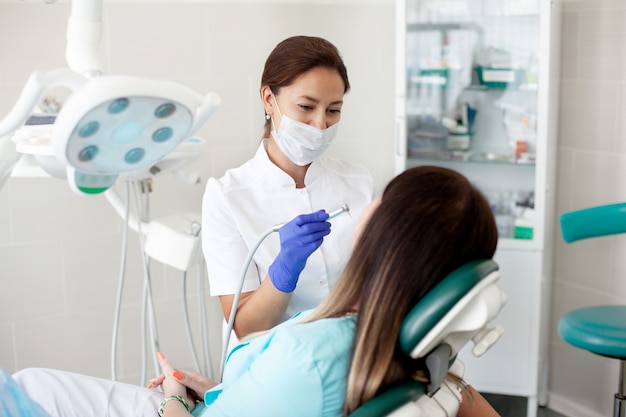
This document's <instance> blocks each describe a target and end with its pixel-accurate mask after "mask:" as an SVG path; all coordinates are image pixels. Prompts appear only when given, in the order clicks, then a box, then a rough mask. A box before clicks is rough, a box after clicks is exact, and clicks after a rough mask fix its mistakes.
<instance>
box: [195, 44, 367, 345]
mask: <svg viewBox="0 0 626 417" xmlns="http://www.w3.org/2000/svg"><path fill="white" fill-rule="evenodd" d="M349 89H350V83H349V81H348V75H347V70H346V67H345V65H344V63H343V60H342V58H341V56H340V54H339V51H338V50H337V48H336V47H335V46H334V45H333V44H331V43H330V42H328V41H327V40H325V39H322V38H318V37H309V36H294V37H291V38H288V39H285V40H284V41H282V42H280V43H279V44H278V45H277V46H276V47H275V48H274V50H273V51H272V52H271V53H270V55H269V57H268V58H267V60H266V62H265V68H264V70H263V75H262V79H261V89H260V93H261V100H262V103H263V107H264V109H265V118H266V123H265V132H264V136H263V140H262V141H261V144H260V146H259V148H258V150H257V152H256V155H255V156H254V157H253V158H252V159H250V160H249V161H247V162H246V163H244V164H243V165H242V166H240V167H238V168H235V169H231V170H228V171H227V172H226V173H225V175H224V176H223V177H221V178H219V179H215V178H211V179H209V181H208V183H207V186H206V190H205V194H204V197H203V204H202V207H203V208H202V222H203V235H202V236H203V237H202V247H203V251H204V256H205V259H206V263H207V270H208V275H209V283H210V288H211V295H217V296H219V297H220V302H221V304H222V308H223V310H224V316H225V318H226V321H228V319H229V317H230V312H231V308H232V304H233V300H234V294H235V293H236V292H237V291H238V290H239V285H240V282H241V275H242V268H243V266H244V261H245V259H246V258H247V256H248V253H249V252H250V250H251V249H252V248H253V247H254V245H255V243H256V242H257V241H258V239H259V237H260V236H261V235H262V234H263V233H264V232H265V231H267V230H268V229H269V228H271V227H272V226H273V225H276V224H280V223H284V222H286V221H288V220H290V219H292V220H291V221H289V222H288V223H286V224H285V226H284V227H282V229H281V230H280V232H279V234H278V235H277V234H272V235H270V236H269V237H268V238H267V239H266V240H265V241H264V243H263V244H262V245H261V246H260V247H259V248H258V250H257V251H256V253H255V255H254V258H253V261H254V262H253V263H252V265H251V266H250V268H248V271H247V273H246V276H245V281H244V284H243V291H242V294H241V298H240V301H239V304H238V309H237V313H236V316H235V322H234V330H235V334H236V335H237V337H239V338H241V337H243V336H245V335H247V334H249V333H251V332H255V331H262V330H267V329H269V328H271V327H273V326H275V325H276V324H278V323H280V322H282V321H284V320H286V319H287V318H289V317H291V316H293V315H294V314H295V313H297V312H299V311H303V310H307V309H310V308H314V307H316V306H317V305H318V304H319V303H320V302H321V301H322V300H323V299H324V298H325V297H326V295H327V294H328V292H329V290H330V289H331V288H332V286H333V285H334V283H335V281H336V280H337V278H338V277H339V275H340V273H341V271H342V269H343V267H344V265H345V263H346V261H347V258H348V255H349V253H348V252H349V250H350V249H349V248H350V240H351V237H352V232H353V230H354V226H355V220H356V219H358V218H359V216H360V214H361V211H362V210H363V208H364V207H365V206H366V205H367V204H368V203H369V202H370V201H371V200H372V199H373V198H374V184H373V180H372V177H371V175H370V174H369V172H368V171H367V170H366V169H365V168H363V167H361V166H357V165H355V164H351V163H348V162H345V161H340V160H337V159H334V158H330V157H327V156H324V155H323V154H324V151H325V150H326V149H327V148H328V146H329V145H330V144H331V142H332V140H333V139H334V137H335V133H336V131H337V128H338V125H339V120H340V118H341V109H342V105H343V97H344V95H345V93H347V92H348V91H349ZM343 205H347V206H348V207H349V211H350V216H346V215H343V216H338V217H337V218H336V219H333V220H332V232H331V224H330V222H329V221H327V219H328V214H327V212H330V211H333V210H335V209H337V208H339V207H341V206H343ZM353 219H354V220H353ZM322 241H323V242H324V244H323V245H322ZM231 346H233V345H232V344H231Z"/></svg>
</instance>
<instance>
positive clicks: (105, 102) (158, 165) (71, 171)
mask: <svg viewBox="0 0 626 417" xmlns="http://www.w3.org/2000/svg"><path fill="white" fill-rule="evenodd" d="M43 1H44V2H45V3H55V2H56V0H43ZM71 3H72V4H71V15H70V17H69V21H68V26H67V44H66V51H65V56H66V62H67V64H68V67H67V68H57V69H52V70H49V71H39V70H37V71H34V72H33V73H32V74H31V75H30V77H29V78H28V80H27V81H26V84H25V86H24V87H23V89H22V91H21V94H20V95H19V97H18V99H17V101H16V103H15V105H14V107H13V108H12V109H11V110H10V111H9V113H8V114H7V115H6V116H5V117H4V118H2V119H0V187H1V186H2V185H3V183H4V181H6V179H7V178H8V176H9V175H10V174H11V173H12V172H13V173H14V171H15V170H17V169H18V168H19V169H22V170H23V171H24V172H28V173H29V174H28V175H27V176H31V174H30V173H32V172H34V170H33V169H34V168H33V167H36V168H37V170H38V171H37V172H39V173H41V174H44V175H45V176H51V177H55V178H64V179H66V180H67V182H68V184H69V186H70V188H71V189H72V190H73V191H74V192H76V193H77V194H79V195H94V194H104V196H105V197H106V198H107V200H108V201H109V203H110V204H111V205H112V206H113V207H114V209H115V210H116V212H117V213H118V214H119V215H120V216H121V217H122V218H123V219H125V224H126V228H125V230H124V243H123V245H124V251H125V250H126V239H127V232H128V229H129V228H130V229H133V230H134V231H136V232H138V233H139V235H140V236H141V238H140V239H139V241H140V245H141V251H142V255H141V256H142V258H143V259H142V260H143V264H144V295H143V297H144V300H143V302H144V309H143V310H144V311H143V314H144V315H146V314H148V315H149V317H150V318H149V319H147V320H146V319H145V317H144V318H143V319H144V320H143V324H144V325H145V322H146V321H149V322H150V326H151V328H150V332H151V335H152V339H153V340H152V349H153V351H154V352H153V353H154V355H153V356H154V358H153V360H154V367H155V371H156V372H158V369H159V367H158V362H157V360H156V352H157V350H158V340H157V335H156V324H155V320H154V312H153V306H152V299H151V291H150V277H149V275H150V274H149V259H155V260H158V261H160V262H163V263H165V264H167V265H170V266H173V267H174V268H177V269H179V270H181V271H183V273H184V276H183V290H184V286H185V283H186V280H185V278H186V272H187V270H188V269H189V268H190V267H191V266H192V265H193V264H194V263H197V262H201V260H200V259H199V258H201V257H200V256H197V252H198V246H199V239H200V238H199V234H200V221H199V219H196V218H195V217H194V216H193V215H188V214H181V215H178V216H168V217H167V218H164V219H160V220H159V221H150V220H149V218H148V215H147V212H148V210H147V202H146V201H145V198H144V199H142V198H140V197H139V194H140V193H144V195H146V194H147V192H149V191H150V189H151V182H150V181H151V178H152V177H153V176H154V175H157V174H158V173H160V172H163V171H172V172H173V173H174V175H175V176H177V177H178V178H179V179H181V180H183V181H185V182H188V183H198V182H199V178H198V177H197V175H194V174H189V173H185V172H184V170H182V169H181V166H182V165H184V164H186V163H188V162H190V161H192V160H194V159H196V158H198V157H199V156H200V152H201V150H202V147H203V145H204V141H203V140H202V139H200V138H197V137H194V135H195V134H196V133H197V132H198V131H199V129H200V128H202V127H203V126H204V124H205V123H206V122H207V121H208V119H209V118H210V117H211V116H212V115H213V113H214V112H215V110H216V109H217V108H218V107H219V105H220V101H221V100H220V97H219V95H218V94H216V93H214V92H209V93H208V94H205V95H203V94H200V93H198V92H196V91H194V90H192V89H190V88H188V87H186V86H183V85H181V84H177V83H174V82H171V81H166V80H158V79H150V78H143V77H137V76H126V75H108V74H107V75H105V74H104V72H105V71H104V69H103V66H102V65H101V63H100V60H99V57H98V46H99V43H100V37H101V29H102V19H101V17H102V0H73V1H72V2H71ZM58 88H63V89H67V90H69V92H70V95H69V97H68V98H67V100H66V101H65V102H64V103H63V104H62V105H61V106H60V109H58V111H57V112H55V113H54V114H37V111H36V110H37V108H38V107H39V105H40V103H41V100H42V98H43V97H44V96H45V95H46V93H47V92H48V91H50V90H52V89H58ZM32 161H35V162H36V163H33V162H32ZM38 176H42V175H38ZM118 180H124V182H125V183H126V203H125V204H124V203H123V202H122V201H121V199H120V197H119V196H118V195H117V193H116V191H115V187H114V184H115V183H116V182H117V181H118ZM131 183H132V184H134V185H135V188H134V193H135V202H136V211H137V213H138V214H137V215H136V216H133V215H132V214H131V213H130V210H129V206H130V195H129V184H131ZM139 188H141V190H139ZM142 200H143V201H142ZM198 217H199V216H198ZM172 242H175V243H172ZM173 245H176V247H175V248H173ZM125 259H126V254H125V252H124V253H123V256H122V268H121V272H120V283H119V289H118V304H117V311H116V315H115V325H114V334H113V346H112V358H111V368H112V378H113V379H116V371H115V367H116V366H115V361H116V339H117V322H118V315H119V307H120V300H121V290H122V287H123V276H124V272H123V271H124V269H125V268H124V264H125ZM198 270H199V274H200V273H201V272H200V271H202V272H203V271H204V269H203V267H202V266H201V267H199V268H198ZM198 282H199V284H198V285H199V287H200V286H201V284H203V283H204V277H199V280H198ZM185 297H186V295H185ZM199 298H203V297H199ZM200 309H201V311H204V305H201V306H200ZM184 314H185V318H186V319H187V330H188V333H189V339H190V344H191V345H192V353H193V356H194V362H195V363H196V368H199V365H198V361H197V358H196V354H195V350H194V346H193V341H192V340H191V335H190V330H189V321H188V317H187V305H186V298H185V299H184ZM201 320H204V316H201ZM206 327H207V326H206V323H204V322H203V323H202V329H203V331H204V330H206ZM142 333H145V332H142ZM203 336H204V338H206V335H203ZM204 345H205V346H204V347H205V348H204V351H205V355H207V356H206V357H205V364H206V366H210V358H208V351H209V349H208V345H207V343H206V341H205V343H204ZM143 347H144V358H143V359H144V362H145V358H146V348H145V342H144V346H143ZM144 368H145V364H144ZM145 373H146V371H145V369H143V371H142V374H143V375H144V378H145ZM204 373H205V374H209V375H210V374H211V373H212V372H207V371H206V369H205V370H204ZM142 384H144V381H142Z"/></svg>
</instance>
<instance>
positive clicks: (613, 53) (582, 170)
mask: <svg viewBox="0 0 626 417" xmlns="http://www.w3.org/2000/svg"><path fill="white" fill-rule="evenodd" d="M563 3H564V4H563V7H562V12H563V16H562V38H561V86H560V90H561V97H560V109H559V113H560V117H559V146H558V164H559V165H558V176H557V213H563V212H566V211H570V210H576V209H581V208H586V207H591V206H596V205H601V204H610V203H617V202H623V201H626V136H625V134H626V130H625V126H626V125H625V123H624V120H625V119H626V117H625V115H626V100H625V98H626V96H625V94H624V93H625V91H626V90H625V89H626V46H625V45H626V42H625V41H626V3H624V2H623V1H619V0H617V1H616V0H587V1H565V2H563ZM625 249H626V237H624V236H613V237H604V238H600V239H590V240H586V241H579V242H576V243H573V244H569V245H567V244H565V243H563V241H562V239H561V238H560V237H559V236H557V237H556V239H555V262H554V265H555V268H554V284H553V285H554V286H553V291H552V294H553V296H552V297H553V299H552V329H556V325H557V322H558V319H559V318H560V317H561V316H562V315H563V314H565V313H566V312H568V311H570V310H572V309H574V308H578V307H583V306H589V305H596V304H616V303H619V304H624V303H625V299H626V275H625V272H626V268H625V267H624V266H625V263H624V258H625V257H624V250H625ZM617 381H618V368H617V361H616V360H613V359H607V358H602V357H598V356H595V355H593V354H591V353H588V352H584V351H581V350H578V349H575V348H573V347H571V346H569V345H567V344H566V343H564V342H563V341H562V340H561V339H560V338H559V337H558V335H557V334H556V331H555V330H554V331H553V333H552V337H551V364H550V385H549V388H550V406H551V407H552V408H555V409H558V410H560V411H563V412H564V413H566V414H567V415H570V416H606V415H612V407H613V394H614V393H615V391H616V390H617Z"/></svg>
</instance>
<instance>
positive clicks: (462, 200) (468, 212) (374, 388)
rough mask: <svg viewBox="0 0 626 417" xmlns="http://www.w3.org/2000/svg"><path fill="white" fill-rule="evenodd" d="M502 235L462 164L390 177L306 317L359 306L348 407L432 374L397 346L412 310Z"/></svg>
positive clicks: (485, 254) (489, 251)
mask: <svg viewBox="0 0 626 417" xmlns="http://www.w3.org/2000/svg"><path fill="white" fill-rule="evenodd" d="M497 242H498V231H497V228H496V224H495V220H494V216H493V214H492V212H491V209H490V207H489V203H488V202H487V200H486V199H485V197H484V196H483V194H482V193H481V192H480V191H479V190H478V189H477V188H476V187H475V186H474V185H472V184H471V183H470V182H469V181H468V180H467V178H465V177H464V176H463V175H461V174H459V173H458V172H456V171H453V170H450V169H446V168H441V167H434V166H420V167H415V168H411V169H408V170H406V171H404V172H403V173H401V174H400V175H398V176H397V177H395V178H394V179H393V180H391V182H390V183H389V184H388V185H387V187H386V188H385V191H384V193H383V195H382V199H381V201H380V204H379V205H378V206H377V207H376V208H375V209H374V211H373V212H372V214H371V217H370V218H369V220H368V221H367V222H366V223H365V226H364V227H363V228H362V229H361V231H360V234H359V235H358V239H357V241H356V244H355V247H354V249H353V253H352V256H351V257H350V260H349V261H348V264H347V266H346V268H345V270H344V273H343V274H342V276H341V277H340V279H339V281H338V282H337V284H336V285H335V287H334V288H333V290H332V291H331V293H330V294H329V296H328V297H327V298H326V299H325V300H324V302H323V303H322V304H321V305H320V306H319V307H318V308H317V309H316V310H315V311H314V312H313V313H312V315H311V317H310V318H308V320H307V321H313V320H317V319H320V318H325V317H339V316H343V315H345V314H346V313H347V312H349V311H351V310H353V309H355V308H357V309H358V315H357V321H356V335H355V339H354V343H353V346H352V357H351V362H350V370H349V374H348V384H347V393H346V402H345V406H344V413H345V414H346V415H348V414H350V413H351V412H353V411H354V410H355V409H356V408H358V406H359V405H361V404H363V403H364V402H366V401H368V400H369V399H371V398H373V397H374V396H376V395H377V394H378V393H380V392H382V391H384V390H386V389H388V388H390V387H392V386H394V385H396V384H398V383H399V382H401V381H405V380H407V379H409V378H413V379H421V380H425V379H427V375H428V374H427V371H426V367H425V365H424V362H423V360H408V359H406V358H405V356H404V355H402V354H401V353H400V350H399V347H398V334H399V332H400V327H401V325H402V322H403V320H404V318H405V316H406V314H407V313H408V312H409V310H410V309H411V308H412V307H413V306H414V305H415V304H416V303H417V302H418V301H419V300H420V299H421V298H422V297H423V296H424V295H425V294H426V293H427V292H428V291H430V290H431V289H432V288H433V287H434V286H435V285H436V284H437V283H439V282H440V281H441V280H442V279H443V278H444V277H445V276H446V275H447V274H449V273H450V272H452V271H453V270H454V269H456V268H458V267H460V266H461V265H463V264H465V263H466V262H469V261H472V260H476V259H489V258H492V257H493V255H494V253H495V250H496V245H497Z"/></svg>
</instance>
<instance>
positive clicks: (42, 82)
mask: <svg viewBox="0 0 626 417" xmlns="http://www.w3.org/2000/svg"><path fill="white" fill-rule="evenodd" d="M84 82H85V78H84V77H82V76H81V75H79V74H77V73H76V72H74V71H72V70H70V69H67V68H60V69H55V70H51V71H48V72H42V71H35V72H33V73H32V74H31V75H30V77H29V78H28V80H27V81H26V84H25V85H24V88H23V89H22V92H21V93H20V96H19V97H18V99H17V102H16V103H15V106H13V108H12V109H11V111H10V112H9V114H7V115H6V116H5V117H4V118H3V119H2V120H0V139H2V138H3V137H4V136H5V135H8V134H10V133H12V132H14V131H15V130H16V129H18V128H19V127H21V126H22V125H23V124H24V122H25V121H26V119H28V117H29V116H30V114H31V112H32V111H33V108H34V107H35V106H36V105H37V104H38V102H39V99H40V98H41V96H42V95H43V93H44V91H45V90H46V88H49V87H56V86H65V87H69V88H71V89H73V90H76V89H77V88H78V87H80V86H81V85H82V84H83V83H84Z"/></svg>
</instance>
